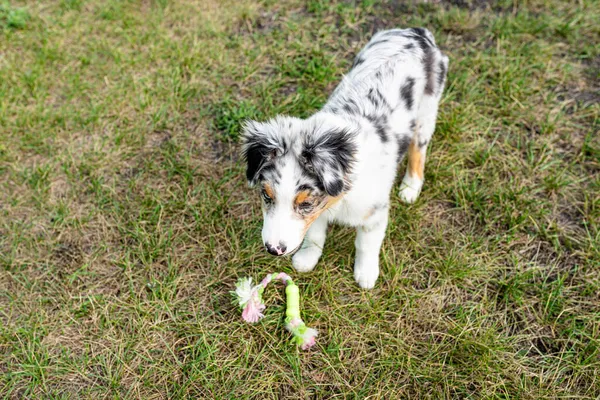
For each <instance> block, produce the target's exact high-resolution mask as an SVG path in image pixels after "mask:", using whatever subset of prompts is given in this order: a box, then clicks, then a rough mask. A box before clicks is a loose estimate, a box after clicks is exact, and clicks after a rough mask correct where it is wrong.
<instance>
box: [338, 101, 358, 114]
mask: <svg viewBox="0 0 600 400" xmlns="http://www.w3.org/2000/svg"><path fill="white" fill-rule="evenodd" d="M342 108H343V109H344V111H346V112H347V113H348V114H351V115H356V114H359V112H360V110H359V107H358V104H356V102H355V101H354V100H353V99H348V100H347V102H346V103H345V104H344V106H343V107H342Z"/></svg>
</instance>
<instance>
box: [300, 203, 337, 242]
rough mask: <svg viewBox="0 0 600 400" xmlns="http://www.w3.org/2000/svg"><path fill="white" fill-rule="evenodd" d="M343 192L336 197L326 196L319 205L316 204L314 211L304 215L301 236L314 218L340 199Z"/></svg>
mask: <svg viewBox="0 0 600 400" xmlns="http://www.w3.org/2000/svg"><path fill="white" fill-rule="evenodd" d="M344 194H345V193H342V194H340V195H339V196H336V197H327V199H326V200H325V201H324V202H323V203H321V205H319V206H317V208H316V209H315V211H314V212H313V213H311V214H309V215H307V216H305V217H304V218H303V219H304V232H303V233H302V236H304V235H305V234H306V231H308V228H310V226H311V225H312V223H313V222H315V220H316V219H317V218H319V216H320V215H321V214H323V211H325V210H327V209H328V208H329V207H331V206H333V205H334V204H335V203H337V202H338V201H340V200H341V199H342V197H344Z"/></svg>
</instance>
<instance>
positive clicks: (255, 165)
mask: <svg viewBox="0 0 600 400" xmlns="http://www.w3.org/2000/svg"><path fill="white" fill-rule="evenodd" d="M269 128H270V127H269V126H268V123H261V122H256V121H246V122H245V123H244V128H243V132H242V141H243V142H242V143H243V144H242V155H243V156H244V158H245V159H246V161H247V163H248V166H247V169H246V178H247V179H248V183H249V184H250V185H255V184H256V183H257V181H258V179H259V177H260V172H261V170H263V168H264V167H265V166H266V165H268V164H269V162H271V161H272V160H273V159H274V158H275V157H277V156H278V155H280V154H281V153H282V151H283V149H282V145H281V143H280V141H279V140H277V137H275V136H274V135H273V132H272V129H269Z"/></svg>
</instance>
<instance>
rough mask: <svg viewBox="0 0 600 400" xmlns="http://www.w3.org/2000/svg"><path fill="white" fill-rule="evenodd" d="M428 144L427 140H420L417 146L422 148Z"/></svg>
mask: <svg viewBox="0 0 600 400" xmlns="http://www.w3.org/2000/svg"><path fill="white" fill-rule="evenodd" d="M428 144H429V140H424V141H422V142H421V141H420V142H419V148H420V149H422V148H423V147H425V146H427V145H428Z"/></svg>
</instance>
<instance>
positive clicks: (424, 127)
mask: <svg viewBox="0 0 600 400" xmlns="http://www.w3.org/2000/svg"><path fill="white" fill-rule="evenodd" d="M447 68H448V58H447V57H445V56H441V58H440V62H439V68H438V70H437V74H438V78H437V84H438V87H437V90H436V91H435V93H432V94H424V95H423V97H422V99H421V102H420V104H419V110H418V112H417V119H416V120H415V121H414V122H413V123H412V124H411V125H412V129H413V135H412V140H411V142H410V145H409V146H408V152H407V153H408V156H407V158H408V166H407V168H406V174H405V175H404V179H402V184H401V185H400V193H399V194H400V198H401V199H402V201H404V202H405V203H414V202H415V200H417V197H419V193H421V188H422V187H423V180H424V178H425V158H426V155H427V146H428V145H429V143H430V142H431V138H432V136H433V131H435V122H436V118H437V112H438V104H439V101H440V98H441V97H442V91H443V88H444V82H445V79H446V71H447Z"/></svg>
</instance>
